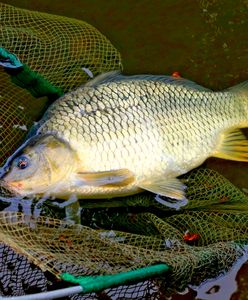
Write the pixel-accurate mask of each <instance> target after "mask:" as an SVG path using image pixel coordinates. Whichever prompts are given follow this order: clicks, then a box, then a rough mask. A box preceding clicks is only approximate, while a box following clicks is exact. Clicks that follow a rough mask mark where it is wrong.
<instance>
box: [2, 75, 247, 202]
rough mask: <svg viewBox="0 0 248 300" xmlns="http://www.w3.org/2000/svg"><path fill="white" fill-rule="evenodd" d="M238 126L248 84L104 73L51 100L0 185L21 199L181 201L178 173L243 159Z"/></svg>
mask: <svg viewBox="0 0 248 300" xmlns="http://www.w3.org/2000/svg"><path fill="white" fill-rule="evenodd" d="M245 127H248V81H246V82H243V83H240V84H238V85H236V86H234V87H231V88H228V89H225V90H223V91H212V90H210V89H208V88H205V87H203V86H201V85H198V84H197V83H195V82H193V81H190V80H187V79H184V78H182V77H180V76H177V77H175V76H166V75H129V76H127V75H123V74H121V73H120V72H116V71H115V72H109V73H105V74H101V75H98V76H97V77H95V78H93V79H92V80H91V81H89V82H88V83H86V84H84V85H83V86H81V87H79V88H77V89H75V90H74V91H72V92H68V93H67V94H65V95H64V96H62V97H60V98H59V99H57V100H56V101H55V102H54V103H53V104H51V106H50V107H49V108H48V109H47V111H46V112H45V114H44V115H43V117H42V118H41V120H40V121H39V122H38V123H37V124H36V126H35V130H31V131H32V135H31V136H29V137H28V138H27V139H26V141H25V142H24V143H23V145H22V146H21V147H20V148H19V149H17V151H16V152H15V153H14V154H13V155H12V156H11V157H10V158H9V159H8V160H7V162H6V164H5V166H4V167H3V172H2V174H1V176H0V181H1V185H2V186H4V187H6V188H8V189H9V190H10V191H11V192H12V193H13V194H14V195H19V196H22V197H31V196H35V197H41V196H42V195H50V196H51V197H53V198H59V199H69V198H71V197H76V198H77V199H106V198H107V199H111V198H113V197H123V196H127V195H133V194H137V193H140V192H143V191H144V190H147V191H150V192H152V193H154V194H156V195H159V196H161V198H160V199H159V200H158V201H159V202H160V203H163V204H165V205H166V204H167V201H166V199H173V200H175V201H176V202H177V203H185V199H186V191H185V190H186V185H185V183H184V182H182V181H181V180H180V179H179V178H178V177H180V176H181V175H183V174H185V173H187V172H189V171H190V170H192V169H194V168H196V167H198V166H199V165H201V164H202V163H203V162H204V161H205V160H206V159H207V158H209V157H218V158H223V159H230V160H234V161H244V162H247V161H248V140H247V138H246V136H245V135H244V133H243V132H242V128H245ZM161 199H162V200H161Z"/></svg>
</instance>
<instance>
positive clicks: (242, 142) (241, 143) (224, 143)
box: [213, 129, 248, 162]
mask: <svg viewBox="0 0 248 300" xmlns="http://www.w3.org/2000/svg"><path fill="white" fill-rule="evenodd" d="M213 156H215V157H219V158H224V159H231V160H237V161H245V162H248V140H247V138H246V137H245V135H244V134H243V133H242V131H241V130H239V129H236V130H232V131H228V132H226V133H225V134H223V137H222V139H221V142H220V144H219V146H218V148H217V151H216V152H215V153H214V154H213Z"/></svg>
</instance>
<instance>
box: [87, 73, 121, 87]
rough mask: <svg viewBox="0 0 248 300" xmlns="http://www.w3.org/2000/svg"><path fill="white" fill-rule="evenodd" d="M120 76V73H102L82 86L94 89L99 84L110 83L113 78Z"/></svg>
mask: <svg viewBox="0 0 248 300" xmlns="http://www.w3.org/2000/svg"><path fill="white" fill-rule="evenodd" d="M120 74H121V71H119V70H118V71H117V70H116V71H110V72H107V73H102V74H100V75H97V76H96V77H95V78H94V79H92V80H90V81H89V82H87V83H86V84H85V85H84V86H89V87H95V86H97V85H99V84H101V83H104V82H107V81H108V82H109V81H112V80H113V79H114V78H116V77H118V75H120Z"/></svg>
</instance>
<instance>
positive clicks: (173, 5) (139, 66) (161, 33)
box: [3, 0, 248, 299]
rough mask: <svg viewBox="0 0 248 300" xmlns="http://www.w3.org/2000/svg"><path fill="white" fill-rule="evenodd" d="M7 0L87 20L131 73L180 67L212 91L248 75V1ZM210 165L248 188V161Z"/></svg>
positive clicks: (215, 161) (213, 161)
mask: <svg viewBox="0 0 248 300" xmlns="http://www.w3.org/2000/svg"><path fill="white" fill-rule="evenodd" d="M3 2H4V3H8V4H11V5H15V6H17V7H22V8H26V9H31V10H38V11H43V12H47V13H52V14H58V15H64V16H68V17H74V18H77V19H81V20H84V21H87V22H88V23H90V24H92V25H93V26H95V27H96V28H97V29H99V30H100V31H101V32H102V33H103V34H104V35H106V36H107V37H108V38H109V39H110V41H111V42H112V43H113V45H114V46H115V47H116V48H117V49H118V50H119V51H120V53H121V54H122V59H123V65H124V72H125V73H127V74H135V73H154V74H171V73H172V72H174V71H179V72H180V74H181V75H182V76H183V77H186V78H189V79H191V80H194V81H196V82H198V83H200V84H202V85H204V86H206V87H209V88H212V89H223V88H226V87H229V86H232V85H234V84H236V83H239V82H241V81H244V80H247V79H248V38H247V32H248V1H247V0H238V1H234V0H233V1H232V0H219V1H218V0H212V1H207V0H201V1H196V0H164V1H162V0H161V1H159V0H150V1H148V0H136V1H134V0H121V1H115V0H108V1H106V0H81V1H80V0H70V1H65V0H54V1H50V0H42V1H37V2H35V1H28V0H26V1H25V0H9V1H6V0H5V1H3ZM206 164H207V166H208V167H210V168H212V169H216V170H217V171H219V172H220V173H221V174H223V175H224V176H225V177H227V178H228V179H229V180H230V181H231V182H232V183H234V184H235V185H236V186H238V187H240V188H246V189H247V188H248V172H247V165H246V164H244V163H238V162H231V161H225V160H220V159H209V160H208V161H207V163H206ZM175 299H176V298H175ZM178 299H179V298H178ZM180 299H193V296H192V298H186V296H181V298H180ZM209 299H211V298H209ZM216 299H217V298H216Z"/></svg>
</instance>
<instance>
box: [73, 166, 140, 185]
mask: <svg viewBox="0 0 248 300" xmlns="http://www.w3.org/2000/svg"><path fill="white" fill-rule="evenodd" d="M78 175H79V176H80V178H81V179H82V180H83V181H84V182H85V184H87V185H90V186H104V187H120V186H126V185H128V184H130V183H132V182H133V181H134V175H133V173H132V172H130V171H129V170H128V169H120V170H110V171H104V172H92V173H91V172H79V173H78Z"/></svg>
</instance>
